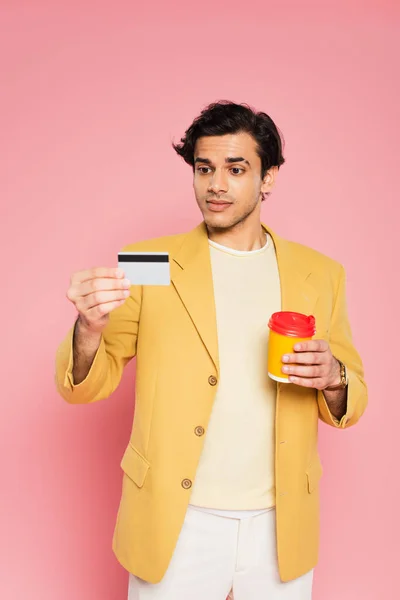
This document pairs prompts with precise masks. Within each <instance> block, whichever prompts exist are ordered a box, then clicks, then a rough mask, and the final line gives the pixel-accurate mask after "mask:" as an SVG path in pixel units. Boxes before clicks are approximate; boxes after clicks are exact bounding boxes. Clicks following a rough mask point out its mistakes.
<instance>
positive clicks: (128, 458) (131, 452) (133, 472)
mask: <svg viewBox="0 0 400 600" xmlns="http://www.w3.org/2000/svg"><path fill="white" fill-rule="evenodd" d="M149 467H150V463H149V462H148V461H147V460H146V459H145V458H144V456H142V455H141V454H140V452H139V451H138V450H136V448H135V447H134V446H132V444H131V443H130V442H129V444H128V447H127V449H126V450H125V452H124V455H123V457H122V460H121V468H122V470H123V471H124V473H126V475H128V477H129V478H130V479H132V481H134V482H135V483H136V485H137V486H138V487H140V488H141V487H142V486H143V484H144V480H145V479H146V475H147V471H148V470H149Z"/></svg>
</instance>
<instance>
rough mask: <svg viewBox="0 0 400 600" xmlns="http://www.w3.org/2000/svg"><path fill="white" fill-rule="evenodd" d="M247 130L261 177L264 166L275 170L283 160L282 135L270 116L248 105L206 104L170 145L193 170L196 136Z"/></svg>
mask: <svg viewBox="0 0 400 600" xmlns="http://www.w3.org/2000/svg"><path fill="white" fill-rule="evenodd" d="M240 132H246V133H249V134H250V135H251V136H252V137H253V138H254V140H255V141H256V143H257V154H258V156H259V157H260V159H261V178H262V179H263V178H264V176H265V174H266V172H267V171H268V169H270V168H271V167H274V166H277V167H278V169H279V167H280V166H281V165H283V163H284V162H285V159H284V158H283V155H282V147H283V144H284V140H283V136H282V134H281V132H280V131H279V130H278V128H277V126H276V125H275V123H274V122H273V120H272V119H271V117H270V116H268V115H267V114H266V113H264V112H256V111H255V110H254V109H253V108H251V107H250V106H249V105H248V104H235V103H234V102H230V101H229V100H219V101H218V102H214V103H212V104H209V105H208V106H207V107H206V108H204V109H203V110H202V111H201V113H200V115H199V116H198V117H196V118H195V120H194V121H193V123H192V124H191V125H190V127H189V128H188V129H187V130H186V131H185V135H184V137H183V138H181V143H180V144H172V146H173V148H174V149H175V151H176V152H177V154H179V156H182V158H183V159H184V161H185V162H186V163H187V164H188V165H191V166H192V167H193V169H194V148H195V144H196V141H197V140H198V138H200V137H204V136H214V135H226V134H229V133H240Z"/></svg>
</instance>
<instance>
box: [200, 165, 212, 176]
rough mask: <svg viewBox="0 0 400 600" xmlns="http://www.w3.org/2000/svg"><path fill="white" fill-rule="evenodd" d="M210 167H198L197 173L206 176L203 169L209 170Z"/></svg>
mask: <svg viewBox="0 0 400 600" xmlns="http://www.w3.org/2000/svg"><path fill="white" fill-rule="evenodd" d="M209 168H210V167H198V169H197V170H198V171H199V172H200V173H201V174H202V175H207V173H205V172H204V169H206V170H207V169H209Z"/></svg>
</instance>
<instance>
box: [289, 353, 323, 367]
mask: <svg viewBox="0 0 400 600" xmlns="http://www.w3.org/2000/svg"><path fill="white" fill-rule="evenodd" d="M328 358H329V355H328V353H327V352H298V353H297V354H284V355H283V356H282V362H284V363H295V364H296V363H298V364H303V365H322V364H325V363H327V362H328Z"/></svg>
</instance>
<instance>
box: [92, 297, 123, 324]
mask: <svg viewBox="0 0 400 600" xmlns="http://www.w3.org/2000/svg"><path fill="white" fill-rule="evenodd" d="M126 300H127V299H126V298H124V299H123V300H117V301H115V302H105V303H104V304H98V305H97V306H94V307H93V308H91V309H90V310H88V311H87V312H86V313H85V317H86V318H87V319H88V320H89V321H97V320H98V319H100V318H101V317H104V316H105V315H108V314H109V313H110V312H112V311H113V310H115V309H116V308H118V307H119V306H121V305H122V304H123V303H124V302H126Z"/></svg>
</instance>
